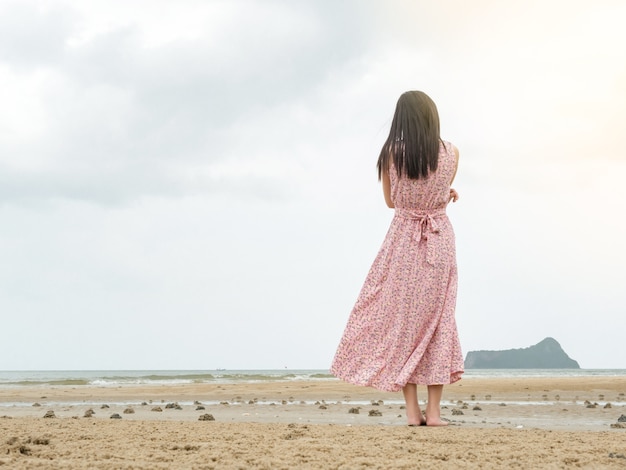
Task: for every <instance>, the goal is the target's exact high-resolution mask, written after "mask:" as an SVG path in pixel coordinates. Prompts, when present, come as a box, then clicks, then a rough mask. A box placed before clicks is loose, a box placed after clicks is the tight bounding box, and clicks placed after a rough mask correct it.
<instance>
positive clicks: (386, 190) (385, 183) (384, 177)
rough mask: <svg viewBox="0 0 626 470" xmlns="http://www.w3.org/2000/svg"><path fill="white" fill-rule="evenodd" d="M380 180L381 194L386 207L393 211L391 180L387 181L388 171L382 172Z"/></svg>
mask: <svg viewBox="0 0 626 470" xmlns="http://www.w3.org/2000/svg"><path fill="white" fill-rule="evenodd" d="M381 179H382V181H383V194H384V195H385V202H386V203H387V207H389V208H391V209H393V208H394V207H395V206H394V205H393V201H392V200H391V180H390V179H389V171H388V170H383V174H382V178H381Z"/></svg>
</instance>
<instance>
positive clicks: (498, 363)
mask: <svg viewBox="0 0 626 470" xmlns="http://www.w3.org/2000/svg"><path fill="white" fill-rule="evenodd" d="M465 368H466V369H580V365H578V362H576V361H575V360H574V359H571V358H570V357H569V356H568V355H567V354H566V353H565V351H563V348H561V345H560V344H559V343H558V341H557V340H555V339H554V338H546V339H544V340H543V341H540V342H539V343H537V344H535V345H534V346H530V347H528V348H521V349H506V350H504V351H470V352H468V353H467V356H466V357H465Z"/></svg>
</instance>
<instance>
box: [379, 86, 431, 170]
mask: <svg viewBox="0 0 626 470" xmlns="http://www.w3.org/2000/svg"><path fill="white" fill-rule="evenodd" d="M439 141H440V138H439V113H438V112H437V106H436V105H435V103H434V102H433V100H431V99H430V97H429V96H428V95H427V94H426V93H423V92H421V91H407V92H405V93H403V94H402V95H401V96H400V98H399V99H398V104H396V112H395V113H394V115H393V121H392V122H391V129H390V130H389V137H387V141H386V142H385V144H384V145H383V148H382V150H381V151H380V156H379V157H378V164H377V167H378V179H380V178H381V176H382V174H383V171H387V170H388V168H389V163H390V159H393V164H394V166H395V167H396V171H397V173H398V177H400V176H402V175H406V176H408V177H409V178H411V179H420V178H426V177H427V176H428V175H429V174H430V172H432V171H435V170H436V169H437V163H438V161H439Z"/></svg>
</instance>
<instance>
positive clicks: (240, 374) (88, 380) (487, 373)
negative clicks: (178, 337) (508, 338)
mask: <svg viewBox="0 0 626 470" xmlns="http://www.w3.org/2000/svg"><path fill="white" fill-rule="evenodd" d="M474 377H481V378H489V377H492V378H505V377H520V378H522V377H626V369H469V370H467V371H466V372H465V374H464V375H463V378H464V379H472V378H474ZM303 380H313V381H318V380H323V381H329V380H330V381H332V380H338V379H336V378H335V377H333V376H332V375H331V374H330V372H329V371H328V370H324V369H302V370H297V369H274V370H71V371H68V370H59V371H50V370H46V371H0V387H1V388H13V387H16V388H19V387H25V386H41V387H47V386H57V385H70V386H78V387H79V386H98V387H120V386H130V385H176V384H203V383H207V384H214V383H254V382H272V381H293V382H297V381H303Z"/></svg>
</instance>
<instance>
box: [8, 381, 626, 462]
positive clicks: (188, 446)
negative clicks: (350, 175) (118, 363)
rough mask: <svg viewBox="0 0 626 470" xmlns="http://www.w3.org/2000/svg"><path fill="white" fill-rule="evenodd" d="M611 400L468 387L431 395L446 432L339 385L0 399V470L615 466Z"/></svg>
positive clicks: (53, 391)
mask: <svg viewBox="0 0 626 470" xmlns="http://www.w3.org/2000/svg"><path fill="white" fill-rule="evenodd" d="M420 392H421V393H422V397H425V390H424V389H423V388H422V389H420ZM624 394H626V378H624V377H584V378H580V377H575V378H558V379H557V378H547V379H546V378H532V379H520V378H516V379H483V378H480V379H478V378H471V379H465V380H463V381H461V382H460V383H457V384H454V385H451V386H447V387H446V388H445V390H444V400H443V402H442V405H443V406H442V416H443V417H444V418H445V419H447V420H448V421H449V423H450V425H449V426H448V427H446V428H428V427H418V428H412V427H408V426H406V419H405V417H404V410H403V407H402V396H401V393H384V392H379V391H376V390H373V389H370V388H364V387H354V386H351V385H347V384H344V383H342V382H339V381H310V382H304V381H303V382H293V381H292V382H264V383H251V384H250V383H249V384H244V383H239V384H194V385H176V386H171V385H168V386H159V385H150V386H123V387H115V388H112V387H94V386H76V387H72V386H55V387H46V388H42V387H20V388H13V389H8V388H6V389H0V468H2V467H3V466H5V465H6V468H34V467H36V468H102V469H109V468H111V469H113V468H146V469H147V468H365V467H368V468H416V467H422V466H423V467H424V468H426V467H428V468H452V467H456V468H497V467H502V468H504V467H511V466H517V467H522V468H566V467H571V466H576V467H583V468H613V467H614V468H626V423H623V425H622V423H621V422H619V421H618V420H619V418H620V417H621V416H622V415H626V396H625V395H624ZM422 397H420V398H422ZM33 405H39V406H33ZM168 405H169V406H168ZM202 408H203V409H202ZM89 410H92V411H93V414H91V417H84V416H85V414H86V412H87V414H90V413H88V411H89ZM159 410H160V411H159ZM48 412H53V413H54V416H55V417H52V418H44V415H46V413H48ZM114 414H118V415H119V416H120V418H119V419H111V416H112V415H114ZM206 415H210V417H212V418H213V420H209V418H208V417H206ZM200 417H205V419H207V420H203V421H200V420H199V418H200ZM622 426H623V427H622Z"/></svg>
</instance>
